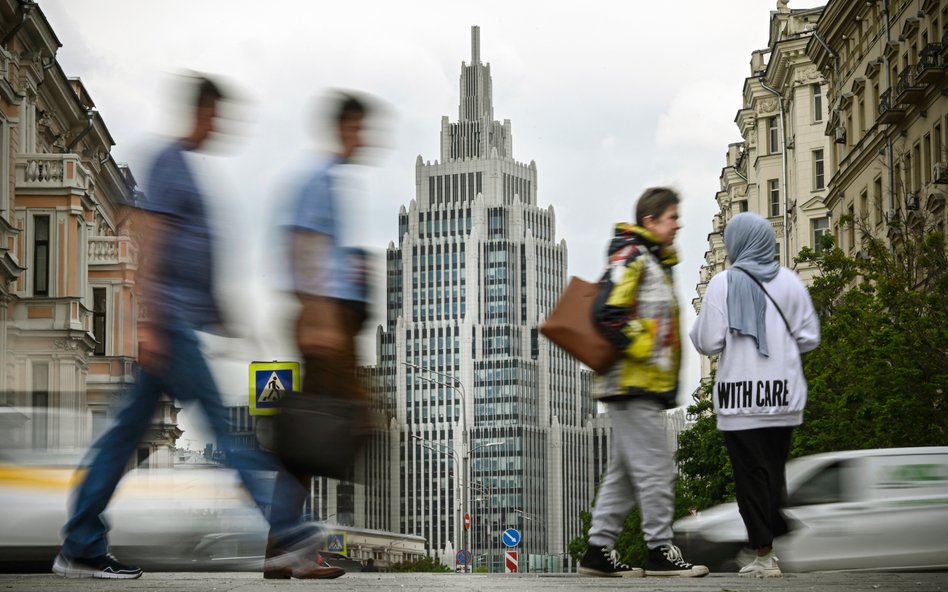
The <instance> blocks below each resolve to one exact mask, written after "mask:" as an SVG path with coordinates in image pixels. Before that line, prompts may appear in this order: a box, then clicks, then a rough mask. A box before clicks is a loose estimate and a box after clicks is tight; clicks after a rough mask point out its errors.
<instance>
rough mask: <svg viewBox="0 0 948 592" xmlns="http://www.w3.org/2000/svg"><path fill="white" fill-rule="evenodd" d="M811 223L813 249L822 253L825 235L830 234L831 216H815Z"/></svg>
mask: <svg viewBox="0 0 948 592" xmlns="http://www.w3.org/2000/svg"><path fill="white" fill-rule="evenodd" d="M810 224H811V225H812V227H813V249H814V250H815V251H816V252H817V253H820V252H822V251H823V237H824V236H827V235H828V234H829V218H828V217H826V216H824V217H822V218H815V219H814V220H812V221H811V222H810Z"/></svg>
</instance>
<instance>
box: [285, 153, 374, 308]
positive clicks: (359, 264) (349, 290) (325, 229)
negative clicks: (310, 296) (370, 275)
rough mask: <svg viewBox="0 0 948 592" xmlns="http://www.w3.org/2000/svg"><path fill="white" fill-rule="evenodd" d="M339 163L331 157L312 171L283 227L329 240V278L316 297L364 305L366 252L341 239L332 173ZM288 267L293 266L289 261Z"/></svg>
mask: <svg viewBox="0 0 948 592" xmlns="http://www.w3.org/2000/svg"><path fill="white" fill-rule="evenodd" d="M343 162H344V161H343V160H342V159H341V158H339V157H335V158H331V159H328V160H326V161H325V162H323V163H321V164H320V165H319V166H318V167H317V168H316V171H315V172H313V173H312V174H311V175H310V176H309V177H308V178H307V180H306V182H305V183H304V184H303V187H302V189H301V190H300V192H299V195H298V196H297V198H296V199H295V201H294V202H293V204H292V205H291V207H290V208H289V215H290V218H289V220H287V221H286V222H285V223H284V224H283V226H284V227H285V228H287V229H289V230H291V231H303V232H318V233H320V234H323V235H325V236H327V237H328V238H329V239H330V243H331V248H332V253H331V255H330V259H329V270H330V272H329V277H328V281H327V284H326V285H325V286H323V287H321V288H320V289H319V293H318V294H316V295H318V296H327V297H330V298H339V299H342V300H355V301H358V302H366V301H367V300H368V293H367V292H368V291H367V289H366V271H365V266H366V253H365V251H364V250H363V249H361V248H357V247H356V246H354V245H348V244H345V243H346V237H344V236H343V220H342V219H341V215H342V210H343V208H342V207H341V205H342V204H340V203H339V199H340V192H339V188H338V187H337V186H336V182H335V180H334V173H335V172H336V171H337V167H339V166H340V165H342V164H343ZM290 265H293V262H292V261H291V262H290ZM294 289H296V290H297V291H303V292H311V290H300V287H299V286H294Z"/></svg>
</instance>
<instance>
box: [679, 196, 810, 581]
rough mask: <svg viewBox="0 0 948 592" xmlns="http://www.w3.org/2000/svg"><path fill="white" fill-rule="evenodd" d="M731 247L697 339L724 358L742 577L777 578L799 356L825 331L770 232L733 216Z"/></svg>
mask: <svg viewBox="0 0 948 592" xmlns="http://www.w3.org/2000/svg"><path fill="white" fill-rule="evenodd" d="M724 247H725V249H726V250H727V255H728V258H729V259H730V261H731V268H730V269H728V270H726V271H725V272H724V273H720V274H718V275H716V276H715V277H713V278H712V279H711V281H710V282H709V284H708V289H707V292H706V293H705V296H704V300H703V301H702V303H701V312H700V314H699V315H698V319H697V321H696V322H695V326H694V328H693V329H692V330H691V334H690V336H691V341H692V343H694V346H695V348H696V349H697V350H698V351H699V352H700V353H702V354H704V355H706V356H716V355H720V357H719V359H718V363H717V374H716V376H715V383H714V392H713V394H712V399H713V401H714V410H715V413H716V414H717V425H718V429H719V430H721V432H722V433H723V435H724V441H725V444H726V445H727V450H728V455H729V456H730V458H731V466H732V468H733V470H734V484H735V488H736V493H737V505H738V508H739V509H740V513H741V518H743V520H744V525H745V526H746V527H747V535H748V542H749V546H750V548H751V549H753V550H754V551H755V552H756V557H755V558H754V560H753V561H752V562H750V563H749V564H748V565H746V566H744V567H743V568H742V569H741V570H740V574H741V575H742V576H750V577H772V576H779V575H781V571H780V567H779V566H778V565H777V558H776V557H775V556H774V553H773V541H774V538H776V537H779V536H780V535H782V534H785V533H787V531H788V529H787V524H786V522H785V521H784V519H783V517H782V515H781V509H782V507H783V504H784V501H785V498H786V477H785V467H786V462H787V456H788V454H789V451H790V440H791V436H792V433H793V427H794V426H798V425H800V424H801V423H802V422H803V407H804V406H805V405H806V394H807V386H806V379H805V378H804V377H803V366H802V362H801V360H800V354H801V353H805V352H808V351H810V350H812V349H815V348H816V346H817V345H819V343H820V322H819V318H818V317H817V315H816V311H815V310H814V309H813V303H812V302H811V301H810V295H809V293H808V292H807V290H806V287H804V285H803V283H802V282H801V281H800V278H799V277H798V276H797V275H796V273H794V272H793V271H791V270H789V269H787V268H785V267H781V266H780V265H779V263H778V262H777V248H776V247H777V241H776V239H775V237H774V231H773V227H772V226H771V225H770V222H768V221H767V220H765V219H764V218H762V217H760V216H759V215H757V214H754V213H750V212H747V213H742V214H738V215H737V216H734V217H733V218H732V219H731V220H730V221H729V222H728V224H727V226H726V227H725V229H724Z"/></svg>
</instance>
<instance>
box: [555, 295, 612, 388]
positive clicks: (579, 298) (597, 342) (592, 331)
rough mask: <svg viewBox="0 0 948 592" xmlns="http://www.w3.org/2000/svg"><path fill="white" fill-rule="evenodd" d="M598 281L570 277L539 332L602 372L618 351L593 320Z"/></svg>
mask: <svg viewBox="0 0 948 592" xmlns="http://www.w3.org/2000/svg"><path fill="white" fill-rule="evenodd" d="M598 292H599V284H592V283H589V282H587V281H584V280H581V279H579V278H578V277H571V278H570V280H569V284H567V286H566V289H565V290H564V291H563V295H562V296H560V301H559V302H557V303H556V307H555V308H554V309H553V312H551V313H550V316H549V317H548V318H547V319H546V321H545V322H544V323H543V324H542V325H540V333H542V334H543V335H544V336H545V337H546V338H547V339H549V340H550V341H552V342H553V343H555V344H556V345H558V346H559V347H561V348H562V349H563V350H564V351H566V353H568V354H569V355H571V356H573V357H574V358H576V359H577V360H579V361H580V362H582V363H583V364H586V365H587V366H589V367H590V368H592V369H593V370H595V371H596V372H597V373H598V374H605V373H606V372H608V371H609V369H610V368H611V367H612V366H613V364H615V363H616V360H617V359H619V352H618V351H617V350H616V348H615V347H614V346H613V345H612V344H611V343H609V341H607V340H606V338H605V337H603V335H602V333H601V332H600V331H599V327H597V326H596V321H595V320H594V319H593V304H594V303H595V301H596V294H597V293H598Z"/></svg>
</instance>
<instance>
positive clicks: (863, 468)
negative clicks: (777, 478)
mask: <svg viewBox="0 0 948 592" xmlns="http://www.w3.org/2000/svg"><path fill="white" fill-rule="evenodd" d="M787 492H788V497H787V509H786V512H785V515H786V518H787V522H788V523H789V524H790V527H791V532H790V533H789V534H787V535H785V536H783V537H780V538H779V539H777V540H776V541H775V542H774V549H775V552H776V554H777V557H779V558H780V567H781V569H783V570H784V571H788V572H806V571H853V570H874V571H908V570H914V571H932V570H948V447H924V448H886V449H873V450H849V451H845V452H831V453H826V454H818V455H814V456H807V457H802V458H797V459H793V460H791V461H790V462H789V463H787ZM674 529H675V540H676V543H677V544H678V545H679V546H680V547H682V549H684V552H685V556H686V557H688V558H689V559H690V560H692V561H695V562H698V563H705V564H706V565H708V566H709V567H710V568H711V569H712V571H734V570H736V569H737V568H738V567H739V565H740V563H739V560H738V555H739V553H740V551H741V549H742V548H744V547H745V546H746V545H747V530H746V529H745V528H744V523H743V521H742V520H741V516H740V514H739V512H738V509H737V504H736V503H729V504H722V505H720V506H715V507H714V508H710V509H708V510H703V511H701V512H700V513H699V514H698V515H697V516H688V517H686V518H682V519H681V520H678V521H677V522H675V525H674Z"/></svg>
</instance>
